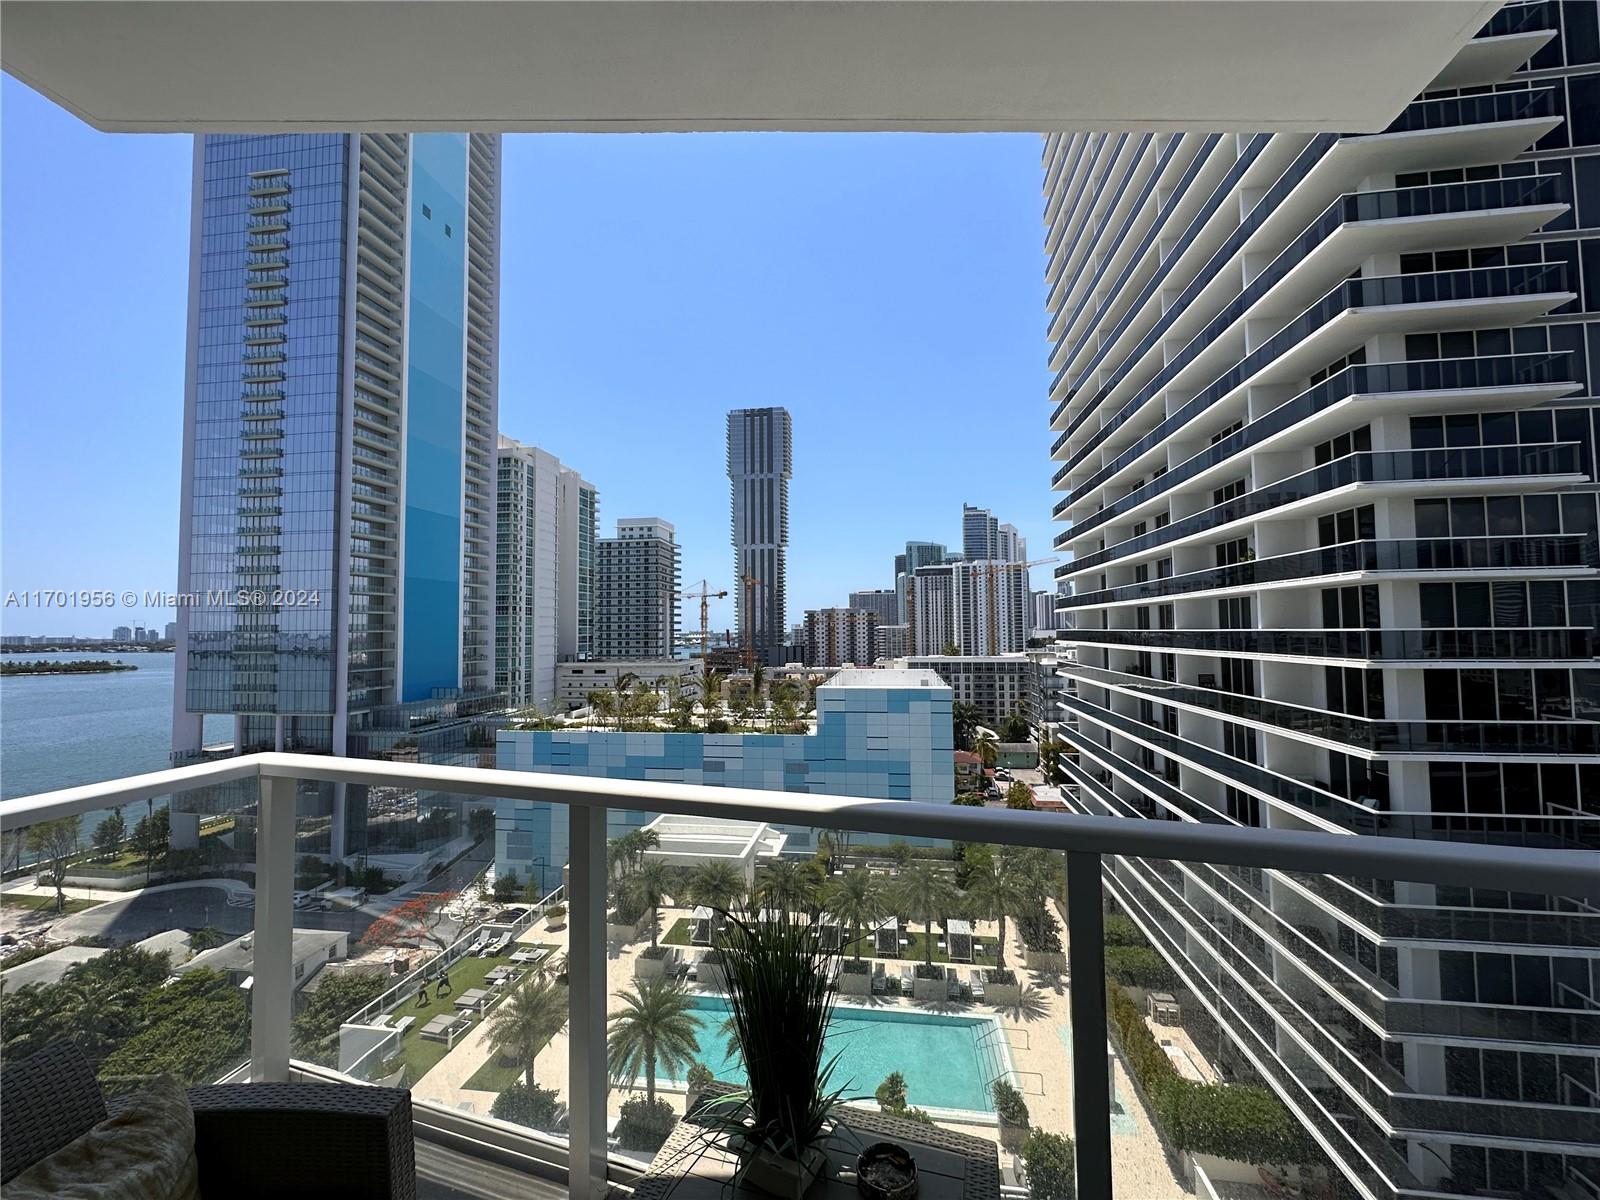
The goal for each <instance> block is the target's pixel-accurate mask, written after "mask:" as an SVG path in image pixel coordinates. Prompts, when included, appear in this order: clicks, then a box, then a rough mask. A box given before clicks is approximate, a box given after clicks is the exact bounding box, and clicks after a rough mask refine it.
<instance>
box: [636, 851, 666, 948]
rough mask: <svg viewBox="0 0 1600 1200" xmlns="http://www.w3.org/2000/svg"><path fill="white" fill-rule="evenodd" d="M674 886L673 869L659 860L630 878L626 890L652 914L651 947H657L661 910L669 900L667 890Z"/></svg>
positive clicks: (650, 862) (647, 865)
mask: <svg viewBox="0 0 1600 1200" xmlns="http://www.w3.org/2000/svg"><path fill="white" fill-rule="evenodd" d="M672 885H673V879H672V868H671V867H669V866H668V865H667V864H666V863H664V862H662V861H661V860H660V859H659V858H656V859H651V860H650V861H648V862H646V863H645V864H644V865H643V866H642V867H640V868H639V869H638V870H637V871H635V872H634V873H633V874H632V875H630V876H628V881H627V883H626V885H624V886H625V887H626V890H627V892H628V896H629V898H630V899H631V900H632V901H633V902H634V903H635V904H636V905H638V906H639V907H640V908H643V909H647V910H648V911H649V913H650V945H651V946H652V947H654V946H656V945H657V944H658V943H657V940H656V939H657V937H658V935H659V933H660V928H661V920H660V914H659V911H658V910H659V909H660V908H661V902H662V901H663V900H665V899H666V898H667V889H668V888H670V887H671V886H672Z"/></svg>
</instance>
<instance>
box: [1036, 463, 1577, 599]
mask: <svg viewBox="0 0 1600 1200" xmlns="http://www.w3.org/2000/svg"><path fill="white" fill-rule="evenodd" d="M1582 449H1583V447H1582V446H1581V445H1580V444H1579V443H1577V442H1536V443H1530V444H1528V445H1521V446H1461V447H1457V448H1455V449H1434V450H1364V451H1360V452H1358V453H1355V454H1348V455H1346V456H1345V457H1343V458H1337V459H1334V460H1333V461H1332V462H1329V463H1324V464H1323V465H1322V466H1320V467H1313V468H1311V469H1310V470H1309V471H1302V472H1300V474H1298V475H1291V476H1290V477H1289V478H1287V479H1279V480H1276V481H1275V482H1272V483H1268V484H1264V485H1263V486H1261V487H1258V488H1256V489H1254V490H1253V491H1249V492H1246V493H1245V494H1244V495H1242V496H1237V497H1235V498H1234V499H1232V500H1227V501H1224V502H1223V503H1221V504H1218V505H1214V506H1213V507H1211V508H1208V509H1205V510H1204V511H1202V512H1198V513H1195V514H1194V515H1193V516H1191V517H1185V518H1183V519H1182V520H1180V521H1174V522H1172V523H1171V524H1170V525H1164V526H1162V527H1161V528H1160V529H1155V530H1152V531H1150V532H1149V533H1144V534H1140V535H1138V536H1136V537H1131V538H1128V539H1127V540H1126V541H1122V542H1118V543H1116V544H1115V545H1112V546H1108V547H1106V548H1105V549H1104V550H1098V551H1095V552H1093V553H1091V554H1085V555H1083V556H1082V557H1079V558H1075V559H1074V560H1073V561H1072V563H1070V564H1069V566H1070V567H1071V570H1072V573H1073V574H1079V573H1081V572H1083V571H1085V570H1087V569H1089V568H1090V567H1095V566H1099V565H1100V564H1101V563H1105V562H1110V561H1112V560H1113V559H1117V558H1122V557H1124V556H1126V555H1130V554H1140V553H1142V552H1144V551H1146V550H1151V549H1154V548H1155V547H1157V546H1162V545H1165V544H1166V543H1168V542H1174V541H1177V540H1178V539H1179V538H1182V537H1188V536H1189V535H1191V534H1197V533H1205V532H1207V531H1210V530H1213V529H1218V528H1221V527H1222V526H1224V525H1228V524H1231V523H1232V522H1234V521H1240V520H1244V519H1245V518H1247V517H1254V516H1259V515H1260V514H1261V513H1264V512H1270V511H1271V510H1273V509H1275V508H1281V507H1283V506H1284V505H1287V504H1294V503H1297V502H1298V501H1301V500H1309V499H1311V498H1312V497H1314V496H1318V495H1321V494H1322V493H1324V492H1329V491H1332V490H1334V489H1335V488H1343V487H1349V486H1351V485H1353V484H1381V483H1423V482H1426V481H1431V480H1466V479H1473V480H1484V481H1486V482H1487V481H1490V480H1497V479H1505V478H1512V477H1528V476H1541V475H1543V476H1551V475H1577V474H1578V473H1579V468H1580V464H1581V462H1582V459H1581V457H1580V455H1581V452H1582ZM1079 536H1081V535H1079V534H1078V533H1077V532H1076V531H1075V530H1072V529H1068V530H1065V531H1064V532H1063V533H1061V534H1059V535H1057V537H1056V549H1058V550H1060V549H1065V548H1067V547H1068V546H1070V545H1071V544H1072V542H1073V541H1074V540H1075V539H1076V538H1077V537H1079Z"/></svg>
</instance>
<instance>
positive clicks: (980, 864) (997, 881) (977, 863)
mask: <svg viewBox="0 0 1600 1200" xmlns="http://www.w3.org/2000/svg"><path fill="white" fill-rule="evenodd" d="M963 857H964V859H965V861H966V864H967V868H968V875H967V904H968V905H969V906H970V907H971V909H972V911H973V913H974V915H976V916H978V917H981V918H983V919H984V920H986V921H998V922H999V923H1000V936H999V939H998V945H997V946H996V949H995V965H996V966H997V967H999V968H1001V969H1002V970H1004V969H1005V965H1006V918H1007V917H1013V916H1016V915H1017V914H1018V913H1020V912H1021V911H1022V910H1023V909H1024V908H1025V907H1026V906H1027V905H1028V903H1029V902H1030V901H1032V900H1034V899H1036V898H1037V896H1038V894H1039V893H1038V891H1037V890H1036V881H1035V880H1034V879H1033V878H1032V876H1031V874H1030V873H1029V872H1028V871H1026V870H1023V869H1022V866H1023V864H1022V863H1020V862H1019V861H1018V857H1017V854H1016V852H1015V851H1014V850H1013V849H1012V848H1011V847H1009V846H1002V847H998V848H996V847H992V846H968V847H967V851H966V854H965V855H964V856H963Z"/></svg>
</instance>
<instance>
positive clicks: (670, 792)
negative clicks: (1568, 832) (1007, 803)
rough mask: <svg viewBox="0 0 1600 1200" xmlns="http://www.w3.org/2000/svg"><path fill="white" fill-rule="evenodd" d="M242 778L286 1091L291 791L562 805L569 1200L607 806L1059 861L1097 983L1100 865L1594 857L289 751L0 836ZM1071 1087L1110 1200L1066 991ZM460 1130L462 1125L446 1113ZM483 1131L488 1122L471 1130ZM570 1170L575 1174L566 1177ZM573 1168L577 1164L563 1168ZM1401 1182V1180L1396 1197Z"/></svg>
mask: <svg viewBox="0 0 1600 1200" xmlns="http://www.w3.org/2000/svg"><path fill="white" fill-rule="evenodd" d="M247 779H254V780H256V781H257V784H258V787H259V804H258V808H257V813H258V818H259V823H258V833H257V839H256V856H257V857H256V887H255V899H256V904H255V943H254V951H255V954H254V958H255V961H254V964H253V966H254V969H255V986H254V988H253V990H252V995H251V1049H250V1076H251V1077H252V1078H254V1079H258V1080H274V1079H286V1078H288V1077H289V1076H290V1074H291V1072H292V1071H295V1070H298V1069H301V1068H300V1067H299V1066H298V1065H297V1064H292V1063H291V1058H290V1017H291V1012H292V996H293V988H294V982H293V976H292V957H293V955H292V942H293V923H294V909H293V896H294V860H295V842H294V815H295V800H296V791H297V787H296V785H297V784H298V783H300V782H323V783H358V784H366V785H379V786H391V787H394V786H400V787H410V788H418V789H423V790H429V791H440V792H446V793H454V794H457V795H472V796H493V797H497V798H507V799H520V800H533V801H543V802H545V803H554V804H560V805H564V806H565V807H566V808H567V810H568V821H569V830H568V832H569V836H570V843H571V854H570V857H569V863H568V868H569V872H570V874H569V877H568V880H567V886H566V890H565V892H564V897H565V900H566V902H567V906H568V912H569V918H570V919H569V928H570V931H571V932H570V935H569V942H568V946H569V957H568V974H569V980H570V987H569V989H568V1006H569V1007H568V1025H569V1036H568V1041H567V1053H568V1060H569V1061H568V1112H569V1122H570V1125H569V1128H570V1146H571V1147H572V1150H571V1152H570V1156H569V1160H568V1161H569V1171H568V1187H569V1191H570V1194H571V1195H572V1196H573V1197H574V1198H575V1200H597V1198H598V1197H599V1196H601V1195H602V1194H603V1193H604V1191H605V1187H606V1176H607V1170H608V1168H607V1165H606V1149H605V1147H606V1116H605V1111H606V1095H607V1091H608V1083H607V1070H606V1061H605V1055H604V1053H603V1052H600V1051H599V1050H598V1049H597V1048H602V1047H603V1046H604V1044H605V1028H606V998H607V993H608V988H607V982H606V969H605V968H606V946H605V892H606V879H607V875H606V867H605V827H606V819H605V814H606V810H607V809H608V808H624V809H646V810H653V811H659V812H666V813H678V814H685V815H691V816H709V817H726V818H734V819H742V820H756V821H777V822H786V823H798V824H802V825H810V826H813V827H824V828H845V829H855V830H862V831H867V832H872V833H885V834H891V835H894V834H902V835H904V834H914V835H920V836H923V837H933V838H940V839H950V840H953V841H963V842H992V843H1001V844H1006V845H1016V846H1033V847H1043V848H1047V849H1052V850H1057V851H1063V852H1065V855H1066V866H1067V871H1066V886H1067V894H1066V899H1067V934H1068V938H1067V943H1068V956H1069V967H1070V970H1071V974H1072V976H1073V978H1074V979H1077V980H1080V981H1084V980H1089V981H1092V980H1095V979H1099V978H1102V977H1103V974H1102V973H1103V971H1104V967H1105V963H1104V954H1105V931H1104V924H1103V912H1102V906H1103V902H1104V888H1105V887H1106V886H1108V879H1107V877H1106V876H1105V875H1104V874H1103V856H1105V855H1112V856H1120V857H1123V858H1136V859H1138V858H1142V859H1157V860H1160V859H1171V860H1176V861H1180V862H1192V863H1206V864H1215V865H1224V866H1241V867H1268V868H1276V869H1279V870H1287V871H1303V872H1307V873H1310V874H1334V875H1351V876H1356V877H1363V878H1373V877H1378V878H1395V879H1404V880H1414V881H1419V882H1430V883H1454V884H1465V885H1469V886H1470V885H1473V884H1478V883H1481V882H1482V880H1483V879H1485V878H1493V879H1494V880H1495V881H1496V884H1497V886H1500V887H1504V888H1507V889H1509V890H1512V891H1525V892H1530V893H1538V894H1551V895H1564V896H1572V897H1577V898H1581V899H1585V900H1589V901H1593V902H1600V867H1597V866H1596V861H1595V856H1594V855H1592V854H1589V853H1585V852H1581V851H1573V850H1535V849H1527V848H1523V847H1505V846H1488V845H1480V844H1470V843H1469V844H1457V843H1448V842H1412V841H1399V840H1396V839H1387V838H1365V837H1348V836H1341V835H1337V834H1331V833H1304V832H1297V831H1289V830H1279V829H1258V828H1246V827H1237V826H1221V825H1210V824H1195V823H1190V822H1184V821H1143V820H1130V819H1127V818H1121V817H1096V816H1085V815H1075V814H1062V813H1051V812H1028V811H1022V810H1012V809H987V808H968V807H965V806H959V805H949V804H928V803H922V802H918V801H909V800H871V799H860V798H853V797H833V796H813V795H796V794H794V793H785V792H767V791H759V790H754V789H745V788H714V787H704V786H699V785H690V784H671V783H656V782H644V781H635V780H621V779H592V778H584V777H575V776H558V775H550V774H535V773H531V772H522V771H502V770H490V769H485V768H480V767H459V766H434V765H427V764H419V763H392V762H383V761H378V760H368V759H346V758H332V757H325V756H319V755H305V754H289V753H272V752H265V753H257V754H251V755H247V756H244V757H241V758H234V759H224V760H220V761H217V762H210V763H199V764H195V765H192V766H186V767H178V768H173V769H170V770H165V771H154V772H151V773H149V774H145V775H136V776H131V777H128V778H124V779H119V780H112V781H110V782H106V783H95V784H86V785H83V786H81V787H75V788H64V789H61V790H59V791H54V792H45V793H40V794H38V795H33V796H25V797H20V798H18V799H15V800H11V801H8V802H7V803H6V804H5V805H4V806H3V807H0V817H3V818H4V820H5V823H6V825H7V826H8V827H12V828H14V827H16V826H25V825H30V824H34V823H36V822H39V821H44V820H51V819H54V818H58V817H65V816H72V815H78V814H82V813H86V812H92V811H95V810H102V809H107V808H114V807H119V806H121V805H123V804H127V803H130V802H132V801H136V800H143V799H149V798H152V797H155V796H161V795H168V794H171V793H175V792H182V791H187V790H190V789H192V788H197V787H205V786H215V785H218V784H222V783H231V782H236V781H239V780H247ZM1069 1004H1070V1025H1071V1028H1072V1030H1073V1035H1072V1036H1073V1045H1072V1060H1071V1061H1072V1065H1071V1069H1070V1071H1071V1088H1072V1096H1073V1111H1074V1120H1073V1127H1074V1137H1075V1140H1076V1145H1077V1168H1076V1169H1077V1183H1078V1191H1079V1193H1080V1194H1082V1195H1109V1194H1110V1193H1111V1141H1110V1127H1109V1124H1108V1123H1107V1121H1106V1118H1105V1113H1106V1112H1107V1111H1108V1109H1109V1106H1110V1102H1111V1098H1110V1092H1109V1086H1108V1066H1109V1062H1108V1055H1107V1048H1106V1039H1105V1037H1104V1035H1103V1033H1102V1031H1103V1030H1104V1029H1105V1024H1106V1005H1105V996H1104V993H1103V991H1102V990H1101V989H1100V988H1097V987H1094V986H1085V985H1083V984H1082V983H1080V985H1079V986H1076V987H1074V988H1073V989H1072V991H1071V994H1070V997H1069ZM460 1119H462V1120H465V1119H466V1118H464V1117H463V1118H460ZM472 1120H473V1121H474V1128H478V1127H480V1126H481V1127H482V1129H483V1131H486V1132H492V1130H493V1128H494V1126H495V1125H496V1123H495V1122H493V1121H483V1120H481V1119H479V1118H472ZM580 1164H586V1165H585V1166H580ZM572 1167H577V1168H578V1169H570V1168H572ZM1410 1182H1411V1181H1409V1180H1408V1181H1406V1183H1407V1184H1408V1185H1409V1183H1410Z"/></svg>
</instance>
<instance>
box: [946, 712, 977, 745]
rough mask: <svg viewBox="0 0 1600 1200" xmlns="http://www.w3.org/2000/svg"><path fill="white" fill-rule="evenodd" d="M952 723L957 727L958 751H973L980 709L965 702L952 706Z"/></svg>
mask: <svg viewBox="0 0 1600 1200" xmlns="http://www.w3.org/2000/svg"><path fill="white" fill-rule="evenodd" d="M950 722H951V724H952V725H953V726H954V727H955V735H956V749H957V750H971V749H972V739H973V738H974V737H975V736H977V732H978V707H977V705H975V704H969V703H967V702H966V701H965V700H957V701H956V702H955V703H954V704H952V705H951V706H950Z"/></svg>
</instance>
